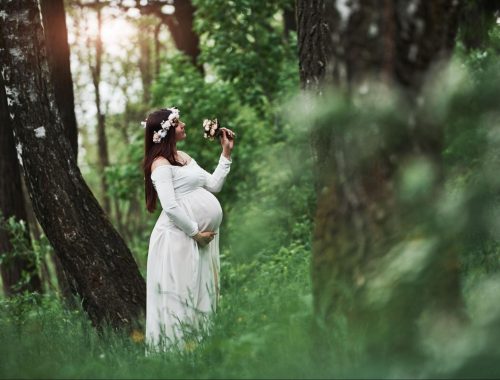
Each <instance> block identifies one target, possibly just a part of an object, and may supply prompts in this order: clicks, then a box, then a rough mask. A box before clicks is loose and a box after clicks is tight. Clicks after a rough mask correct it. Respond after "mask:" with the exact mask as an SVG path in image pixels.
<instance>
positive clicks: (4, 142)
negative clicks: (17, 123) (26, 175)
mask: <svg viewBox="0 0 500 380" xmlns="http://www.w3.org/2000/svg"><path fill="white" fill-rule="evenodd" d="M0 45H1V46H3V45H2V44H0ZM0 173H1V176H2V178H3V179H2V181H0V211H1V214H2V217H3V218H5V219H8V218H10V217H11V216H13V217H15V219H16V220H17V221H20V220H23V221H25V222H27V215H26V209H25V208H24V197H23V189H22V186H21V172H20V170H19V163H18V161H17V152H16V148H15V143H14V135H13V131H12V123H11V120H10V117H9V109H8V106H7V96H6V94H5V87H4V83H3V79H2V77H0ZM25 237H26V241H27V242H31V239H30V234H29V225H28V224H26V236H25ZM29 245H30V246H31V243H30V244H29ZM12 249H13V246H12V244H11V236H10V234H9V233H8V231H6V230H4V229H3V228H1V226H0V254H6V258H5V259H4V260H3V262H2V265H1V272H2V282H3V288H4V293H5V294H6V295H7V296H13V295H15V294H20V293H23V292H24V291H29V292H39V293H41V292H42V283H41V281H40V277H39V275H38V273H37V272H36V265H35V257H34V254H33V253H32V252H31V255H29V256H27V257H23V256H21V255H20V254H21V253H20V252H18V254H19V256H13V255H12V253H11V252H12ZM23 272H25V273H27V274H28V275H29V276H30V279H29V281H28V283H26V284H25V285H21V284H20V280H21V279H22V274H23ZM16 285H21V286H18V287H16Z"/></svg>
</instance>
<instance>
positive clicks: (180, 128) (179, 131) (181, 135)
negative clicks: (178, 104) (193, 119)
mask: <svg viewBox="0 0 500 380" xmlns="http://www.w3.org/2000/svg"><path fill="white" fill-rule="evenodd" d="M185 127H186V124H184V123H183V122H182V121H181V120H179V124H177V127H175V141H181V140H184V139H185V138H186V131H185V130H184V128H185Z"/></svg>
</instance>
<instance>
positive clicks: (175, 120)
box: [141, 107, 180, 144]
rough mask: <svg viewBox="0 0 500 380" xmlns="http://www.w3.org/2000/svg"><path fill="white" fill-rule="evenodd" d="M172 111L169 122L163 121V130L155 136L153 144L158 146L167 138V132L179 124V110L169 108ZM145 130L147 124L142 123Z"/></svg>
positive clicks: (161, 124)
mask: <svg viewBox="0 0 500 380" xmlns="http://www.w3.org/2000/svg"><path fill="white" fill-rule="evenodd" d="M167 110H169V111H170V115H168V119H167V120H162V121H161V123H160V126H161V129H160V130H159V131H156V132H155V133H154V134H153V142H154V143H156V144H158V143H160V142H161V139H162V138H164V137H165V136H167V132H168V130H169V129H170V127H177V125H178V124H179V117H180V116H179V110H178V109H177V108H176V107H171V108H167ZM141 125H142V127H143V128H146V122H145V121H143V122H141Z"/></svg>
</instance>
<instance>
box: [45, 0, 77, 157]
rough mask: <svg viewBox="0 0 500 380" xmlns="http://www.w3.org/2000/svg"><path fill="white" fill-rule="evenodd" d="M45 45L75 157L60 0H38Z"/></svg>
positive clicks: (70, 84) (70, 85) (74, 127)
mask: <svg viewBox="0 0 500 380" xmlns="http://www.w3.org/2000/svg"><path fill="white" fill-rule="evenodd" d="M40 9H41V11H42V21H43V29H44V33H45V46H46V48H47V57H48V61H49V68H50V74H51V75H50V77H51V80H52V84H53V85H54V91H55V96H56V104H57V107H58V108H59V113H60V115H61V119H62V122H63V124H64V130H65V132H66V135H67V136H68V139H69V142H70V144H71V147H72V148H73V152H74V153H75V157H77V156H78V128H77V125H76V116H75V100H74V95H73V80H72V78H71V66H70V53H69V45H68V30H67V28H66V13H65V12H64V1H63V0H40Z"/></svg>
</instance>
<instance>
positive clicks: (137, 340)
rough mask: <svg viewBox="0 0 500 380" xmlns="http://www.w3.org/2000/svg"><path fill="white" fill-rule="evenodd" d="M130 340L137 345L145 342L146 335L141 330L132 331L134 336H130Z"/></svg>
mask: <svg viewBox="0 0 500 380" xmlns="http://www.w3.org/2000/svg"><path fill="white" fill-rule="evenodd" d="M130 338H132V340H133V341H134V342H135V343H141V342H144V334H143V333H142V331H139V330H134V331H132V334H130Z"/></svg>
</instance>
